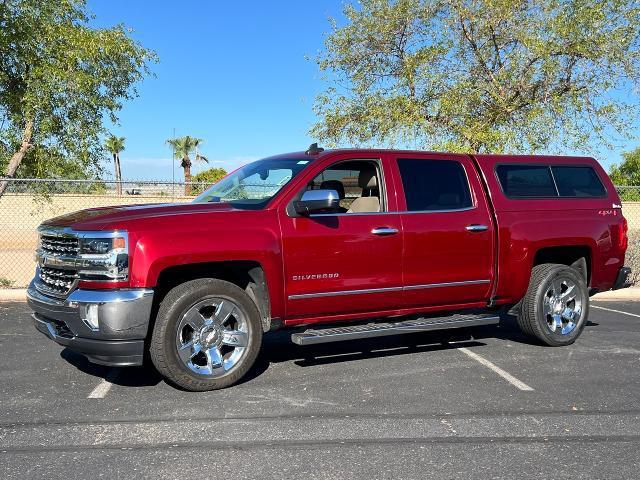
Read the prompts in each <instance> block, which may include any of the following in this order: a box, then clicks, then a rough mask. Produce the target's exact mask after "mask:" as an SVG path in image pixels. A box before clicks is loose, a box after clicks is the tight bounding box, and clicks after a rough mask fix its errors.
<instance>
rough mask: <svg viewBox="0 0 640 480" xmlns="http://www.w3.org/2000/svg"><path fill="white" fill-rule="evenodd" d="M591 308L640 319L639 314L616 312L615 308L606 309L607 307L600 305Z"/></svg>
mask: <svg viewBox="0 0 640 480" xmlns="http://www.w3.org/2000/svg"><path fill="white" fill-rule="evenodd" d="M591 308H597V309H599V310H606V311H607V312H613V313H621V314H623V315H629V316H630V317H638V318H640V315H638V314H637V313H630V312H623V311H622V310H614V309H613V308H605V307H601V306H599V305H593V304H592V305H591Z"/></svg>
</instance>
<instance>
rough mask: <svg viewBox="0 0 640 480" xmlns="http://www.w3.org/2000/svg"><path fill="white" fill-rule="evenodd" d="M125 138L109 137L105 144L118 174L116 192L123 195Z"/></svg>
mask: <svg viewBox="0 0 640 480" xmlns="http://www.w3.org/2000/svg"><path fill="white" fill-rule="evenodd" d="M124 140H125V138H124V137H116V136H115V135H109V136H108V137H107V139H106V140H105V142H104V146H105V148H106V149H107V150H108V151H109V152H110V153H111V155H112V156H113V167H114V169H115V173H116V192H117V194H118V195H122V170H121V169H120V152H121V151H123V150H124Z"/></svg>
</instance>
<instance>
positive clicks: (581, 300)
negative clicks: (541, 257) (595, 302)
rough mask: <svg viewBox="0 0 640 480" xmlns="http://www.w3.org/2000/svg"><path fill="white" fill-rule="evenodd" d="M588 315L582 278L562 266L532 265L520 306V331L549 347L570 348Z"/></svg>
mask: <svg viewBox="0 0 640 480" xmlns="http://www.w3.org/2000/svg"><path fill="white" fill-rule="evenodd" d="M588 315H589V292H588V289H587V285H586V283H585V281H584V278H583V276H582V275H581V274H580V273H579V272H578V271H576V270H575V269H573V268H571V267H568V266H566V265H558V264H552V263H546V264H542V265H536V266H535V267H533V270H532V272H531V281H530V283H529V289H528V290H527V293H526V295H525V297H524V298H523V299H522V302H521V305H520V314H519V316H518V325H519V326H520V328H521V329H522V331H523V332H524V333H525V334H527V335H531V336H535V337H536V338H538V339H539V340H541V341H542V342H544V343H545V344H547V345H550V346H554V347H557V346H563V345H570V344H572V343H573V342H575V341H576V339H577V338H578V337H579V336H580V334H581V333H582V330H583V329H584V326H585V325H586V323H587V317H588Z"/></svg>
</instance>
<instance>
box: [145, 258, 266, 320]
mask: <svg viewBox="0 0 640 480" xmlns="http://www.w3.org/2000/svg"><path fill="white" fill-rule="evenodd" d="M198 278H216V279H218V280H225V281H227V282H230V283H233V284H234V285H237V286H238V287H240V288H242V289H243V290H245V291H246V292H247V294H248V295H249V296H250V297H251V299H252V300H253V301H254V302H255V303H256V305H257V307H258V310H259V312H260V317H261V319H262V328H263V331H265V332H266V331H268V330H270V329H271V325H272V321H271V320H272V319H271V296H270V294H269V288H268V285H267V277H266V274H265V270H264V267H263V266H262V264H261V263H260V262H258V261H254V260H229V261H214V262H199V263H188V264H182V265H173V266H169V267H166V268H164V269H163V270H161V271H160V273H159V275H158V278H157V281H156V286H155V289H154V291H155V293H154V306H153V309H152V313H151V319H150V325H149V331H151V330H152V329H153V323H154V322H155V318H156V315H157V312H158V308H159V305H160V303H161V302H162V300H163V299H164V297H165V296H166V295H167V293H168V292H169V291H170V290H171V289H173V288H175V287H176V286H178V285H180V284H182V283H185V282H188V281H190V280H195V279H198Z"/></svg>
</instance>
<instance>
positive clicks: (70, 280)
mask: <svg viewBox="0 0 640 480" xmlns="http://www.w3.org/2000/svg"><path fill="white" fill-rule="evenodd" d="M77 278H78V274H77V273H76V272H75V271H74V270H64V269H62V268H51V267H42V266H41V267H40V269H39V271H38V281H37V282H36V288H37V289H38V290H40V291H41V292H42V293H49V294H53V295H57V296H64V295H67V294H68V293H69V292H70V291H71V289H72V288H73V285H74V283H75V281H76V280H77Z"/></svg>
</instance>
